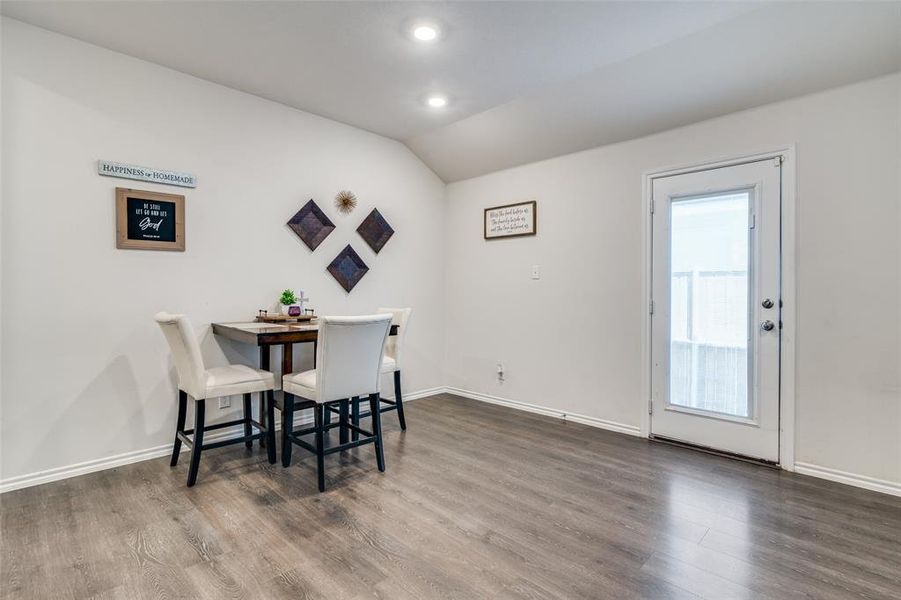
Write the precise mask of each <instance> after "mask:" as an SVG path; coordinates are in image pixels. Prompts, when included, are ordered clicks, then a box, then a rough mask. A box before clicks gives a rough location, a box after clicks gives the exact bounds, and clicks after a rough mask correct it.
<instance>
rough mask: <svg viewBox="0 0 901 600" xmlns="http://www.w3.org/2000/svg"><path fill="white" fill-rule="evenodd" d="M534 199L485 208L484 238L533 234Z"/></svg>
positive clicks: (534, 220) (534, 225) (535, 205)
mask: <svg viewBox="0 0 901 600" xmlns="http://www.w3.org/2000/svg"><path fill="white" fill-rule="evenodd" d="M536 208H537V203H536V202H535V200H532V201H530V202H520V203H519V204H506V205H504V206H493V207H491V208H486V209H485V225H484V227H485V239H486V240H491V239H496V238H505V237H519V236H522V235H535V232H536V225H537V223H536V212H537V211H536Z"/></svg>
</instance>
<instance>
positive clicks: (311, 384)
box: [282, 369, 316, 400]
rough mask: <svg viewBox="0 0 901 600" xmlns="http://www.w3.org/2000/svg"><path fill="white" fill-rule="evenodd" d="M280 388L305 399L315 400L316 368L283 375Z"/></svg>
mask: <svg viewBox="0 0 901 600" xmlns="http://www.w3.org/2000/svg"><path fill="white" fill-rule="evenodd" d="M282 389H284V390H285V391H286V392H288V393H289V394H294V395H295V396H300V397H301V398H306V399H307V400H316V369H311V370H309V371H302V372H300V373H290V374H288V375H285V376H284V377H283V378H282Z"/></svg>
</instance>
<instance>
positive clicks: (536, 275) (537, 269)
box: [532, 265, 541, 279]
mask: <svg viewBox="0 0 901 600" xmlns="http://www.w3.org/2000/svg"><path fill="white" fill-rule="evenodd" d="M532 279H541V266H540V265H532Z"/></svg>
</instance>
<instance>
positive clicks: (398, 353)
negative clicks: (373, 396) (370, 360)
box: [326, 308, 413, 440]
mask: <svg viewBox="0 0 901 600" xmlns="http://www.w3.org/2000/svg"><path fill="white" fill-rule="evenodd" d="M376 312H377V313H379V314H385V313H387V314H390V315H391V324H392V325H396V326H397V333H396V334H395V335H390V336H388V341H386V342H385V356H384V357H383V358H382V368H381V372H382V373H383V374H388V373H393V374H394V400H389V399H388V398H379V410H380V412H383V413H384V412H388V411H390V410H396V411H397V421H398V423H400V428H401V430H406V429H407V420H406V419H405V418H404V398H403V391H402V390H401V385H400V370H401V365H402V362H401V360H402V358H403V355H404V353H403V350H404V340H405V339H406V336H407V323H408V322H409V321H410V313H412V312H413V309H412V308H379V309H378V310H377V311H376ZM350 403H351V406H350V410H351V422H352V423H353V424H354V425H356V426H358V427H359V425H360V419H361V418H365V417H368V416H370V413H368V412H362V413H361V412H360V399H359V398H351V401H350ZM332 412H334V411H332ZM328 419H329V415H328V413H326V422H328ZM357 435H358V434H357V433H356V432H354V433H353V439H354V440H356V439H357Z"/></svg>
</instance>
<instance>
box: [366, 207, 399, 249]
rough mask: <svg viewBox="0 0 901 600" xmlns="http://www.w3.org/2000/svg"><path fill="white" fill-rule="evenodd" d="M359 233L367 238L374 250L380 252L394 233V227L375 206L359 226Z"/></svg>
mask: <svg viewBox="0 0 901 600" xmlns="http://www.w3.org/2000/svg"><path fill="white" fill-rule="evenodd" d="M357 233H359V234H360V236H361V237H362V238H363V239H364V240H366V243H367V244H369V247H370V248H372V250H373V252H375V253H376V254H378V253H379V251H380V250H381V249H382V248H383V247H384V246H385V244H387V243H388V240H390V239H391V236H392V235H394V229H392V228H391V225H389V224H388V221H386V220H385V217H383V216H382V213H380V212H379V211H378V209H377V208H373V209H372V212H371V213H369V215H368V216H367V217H366V218H365V219H363V222H362V223H360V226H359V227H357Z"/></svg>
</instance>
